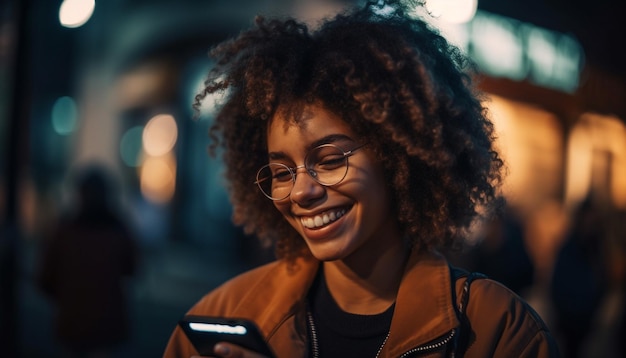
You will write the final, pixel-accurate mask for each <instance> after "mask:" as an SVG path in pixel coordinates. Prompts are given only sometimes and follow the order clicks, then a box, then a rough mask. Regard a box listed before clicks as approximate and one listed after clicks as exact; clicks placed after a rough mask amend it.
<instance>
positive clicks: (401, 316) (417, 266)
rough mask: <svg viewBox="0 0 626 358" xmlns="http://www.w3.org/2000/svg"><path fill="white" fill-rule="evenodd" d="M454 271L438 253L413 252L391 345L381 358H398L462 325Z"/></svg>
mask: <svg viewBox="0 0 626 358" xmlns="http://www.w3.org/2000/svg"><path fill="white" fill-rule="evenodd" d="M451 287H452V286H451V275H450V268H449V266H448V262H447V261H446V259H445V258H444V257H443V256H442V255H441V254H439V253H436V252H424V253H418V252H413V253H412V254H411V256H410V258H409V261H408V262H407V266H406V269H405V272H404V276H403V278H402V281H401V282H400V289H399V291H398V296H397V299H396V308H395V311H394V315H393V318H392V321H391V329H390V331H389V332H390V334H389V338H388V340H387V343H386V344H385V347H384V350H383V351H382V352H381V356H392V357H397V356H400V355H401V354H402V353H404V352H406V351H409V350H410V349H412V348H415V347H418V346H420V345H424V344H426V343H428V342H431V341H433V340H434V339H437V338H439V337H442V336H444V335H446V334H447V333H449V332H450V331H451V330H452V329H454V328H455V327H457V326H458V325H459V321H458V318H457V315H456V311H455V308H454V304H455V303H453V297H452V288H451Z"/></svg>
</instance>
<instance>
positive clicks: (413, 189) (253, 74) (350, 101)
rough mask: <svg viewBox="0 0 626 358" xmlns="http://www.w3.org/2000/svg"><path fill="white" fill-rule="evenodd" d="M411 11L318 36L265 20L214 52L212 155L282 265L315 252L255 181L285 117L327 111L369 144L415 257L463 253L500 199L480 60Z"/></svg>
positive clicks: (337, 20) (382, 7)
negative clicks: (315, 108)
mask: <svg viewBox="0 0 626 358" xmlns="http://www.w3.org/2000/svg"><path fill="white" fill-rule="evenodd" d="M413 5H415V4H413ZM408 10H409V7H408V5H406V4H403V3H401V2H398V1H387V2H382V3H381V2H379V1H371V2H368V3H367V4H366V5H365V6H364V7H362V8H359V9H354V10H352V11H347V12H345V13H342V14H339V15H336V16H335V17H333V18H330V19H327V20H326V21H324V22H323V23H322V24H321V25H320V26H319V27H317V28H316V29H315V30H311V29H309V28H308V27H307V26H306V25H305V24H303V23H300V22H298V21H296V20H295V19H292V18H287V19H271V20H267V19H264V18H262V17H257V19H256V21H255V22H256V24H255V26H254V27H253V28H252V29H249V30H246V31H244V32H242V33H240V34H239V35H238V36H237V37H235V38H233V39H229V40H227V41H225V42H223V43H221V44H219V45H217V46H216V47H214V48H213V49H212V50H211V53H210V54H211V56H212V57H213V58H214V59H215V61H216V62H215V66H214V67H213V69H212V70H211V72H210V73H209V76H208V78H207V80H206V81H205V88H204V89H203V90H202V91H201V92H200V93H199V94H198V95H197V96H196V100H195V103H194V106H195V107H196V109H197V108H199V106H200V104H201V102H202V100H203V99H204V98H205V97H206V96H207V95H209V94H212V93H215V92H223V93H224V94H225V95H226V96H225V98H226V99H225V101H224V102H223V104H222V106H221V109H220V112H219V113H218V114H217V115H216V118H215V122H214V124H213V126H212V128H211V129H210V134H211V138H212V139H213V140H214V143H213V144H212V149H213V150H212V153H213V154H215V153H216V151H217V149H220V148H222V149H224V151H223V160H224V161H225V164H226V179H227V181H228V185H229V191H230V198H231V201H232V204H233V206H234V212H233V221H234V223H235V224H237V225H242V226H243V227H244V230H245V232H246V233H248V234H252V233H253V234H256V235H257V237H259V238H260V239H261V240H262V241H263V242H264V243H265V244H267V245H274V247H275V252H276V255H277V257H279V258H287V259H290V258H291V259H293V258H294V257H297V256H301V255H308V254H310V253H309V252H308V249H307V248H306V244H305V242H304V240H303V239H302V238H301V237H300V236H299V235H298V233H297V232H296V231H295V230H294V229H293V228H292V227H291V226H290V225H289V224H288V223H287V221H286V220H284V219H283V218H282V216H281V214H280V213H279V212H278V210H276V209H275V208H274V205H273V203H272V201H270V200H268V199H267V198H266V197H265V196H263V194H262V193H261V192H260V191H259V190H258V189H257V188H256V186H255V185H254V184H253V181H254V177H255V175H256V172H257V170H258V169H259V168H260V167H261V166H263V165H264V164H266V163H267V162H268V155H267V148H266V145H267V144H266V142H267V138H266V136H267V126H268V124H269V122H270V121H271V119H272V118H273V117H274V116H275V115H276V113H277V111H286V112H287V113H288V116H289V117H288V118H290V120H293V121H295V122H297V121H301V120H303V119H301V117H302V116H300V115H299V113H301V111H302V110H303V108H304V106H306V105H307V104H309V103H322V104H323V105H324V106H325V107H326V108H327V109H329V110H331V111H333V112H334V113H336V114H337V115H338V116H339V117H341V118H342V119H343V120H345V121H346V122H347V123H348V124H349V125H350V127H351V128H352V129H353V130H354V131H355V132H356V133H357V134H358V135H359V136H361V137H362V140H363V142H367V143H368V145H370V146H371V148H372V149H373V151H374V152H375V153H376V155H377V157H378V159H379V160H380V162H381V163H382V165H383V167H384V171H385V175H386V178H387V180H388V183H389V186H390V188H389V189H390V192H391V193H392V195H393V205H395V207H394V208H393V210H394V214H395V215H396V216H397V218H398V222H399V225H400V228H401V230H402V232H403V234H404V236H405V237H406V238H407V240H408V241H409V244H410V245H411V246H412V247H413V248H414V249H418V250H425V249H433V248H446V247H450V246H453V245H452V244H454V243H455V242H460V241H461V239H460V238H461V237H462V236H464V235H465V234H466V233H467V230H468V229H469V227H470V225H471V223H472V222H473V221H474V220H475V219H476V218H477V217H480V216H481V215H482V214H481V213H484V212H485V210H484V209H485V208H488V207H493V206H494V205H493V204H494V203H498V202H499V196H498V188H499V186H500V184H501V182H502V178H501V171H502V168H503V162H502V160H501V157H500V156H499V155H498V153H497V151H496V150H495V148H494V144H493V143H494V129H493V124H492V123H491V122H490V120H489V119H488V118H487V111H486V109H485V107H484V106H483V105H482V103H481V98H480V94H479V93H478V92H477V91H476V90H475V89H474V87H473V86H472V77H471V74H472V70H473V67H472V66H471V62H470V61H468V59H467V58H466V57H464V56H463V54H462V53H461V52H460V51H459V50H458V49H457V48H456V47H454V46H452V45H451V44H449V43H448V42H447V41H446V39H444V37H442V36H441V35H440V34H439V33H438V32H437V31H436V30H434V29H432V28H431V27H430V26H429V25H428V24H427V23H426V22H425V21H424V20H423V19H420V18H418V17H415V16H408V15H407V14H409V11H408ZM281 114H284V113H282V112H281Z"/></svg>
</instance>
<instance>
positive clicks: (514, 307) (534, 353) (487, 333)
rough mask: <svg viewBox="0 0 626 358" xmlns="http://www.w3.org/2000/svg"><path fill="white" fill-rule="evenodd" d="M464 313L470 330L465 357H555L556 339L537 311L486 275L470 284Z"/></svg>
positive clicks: (556, 354) (556, 353)
mask: <svg viewBox="0 0 626 358" xmlns="http://www.w3.org/2000/svg"><path fill="white" fill-rule="evenodd" d="M459 281H463V279H461V280H459ZM459 284H460V285H461V287H462V283H459V282H457V292H459V291H458V288H459V287H458V286H459ZM466 314H467V317H468V320H469V322H470V329H471V337H470V341H469V347H468V354H467V356H468V357H472V356H497V357H503V356H509V357H558V356H559V352H558V348H557V345H556V341H555V340H554V338H553V337H552V335H551V333H550V331H549V329H548V327H547V325H546V324H545V322H544V321H543V319H542V318H541V317H540V316H539V314H538V313H537V312H536V311H535V310H534V309H533V307H531V305H530V304H529V303H528V302H526V301H525V300H524V299H523V298H521V297H520V296H519V295H517V294H516V293H514V292H513V291H511V290H510V289H509V288H507V287H506V286H504V285H502V284H501V283H499V282H497V281H494V280H491V279H488V278H486V279H478V280H475V281H474V282H473V283H472V284H471V288H470V291H469V301H468V303H467V308H466ZM472 352H473V353H475V354H472Z"/></svg>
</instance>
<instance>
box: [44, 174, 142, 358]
mask: <svg viewBox="0 0 626 358" xmlns="http://www.w3.org/2000/svg"><path fill="white" fill-rule="evenodd" d="M110 179H111V177H110V176H109V175H108V173H107V172H106V171H105V170H104V169H103V168H101V167H89V168H86V169H85V170H84V171H81V172H80V173H78V176H77V179H76V182H75V185H76V191H77V201H78V202H77V206H76V208H77V210H76V211H75V212H71V213H69V214H68V215H66V217H63V218H61V219H60V220H59V223H58V224H57V225H56V228H55V229H54V230H53V231H52V232H51V235H50V237H49V241H48V242H47V243H46V246H45V250H44V251H43V253H42V258H41V260H42V261H41V266H40V272H39V277H38V284H39V287H40V289H41V290H42V291H43V292H44V293H45V295H46V296H47V297H49V298H50V300H52V303H53V305H54V306H55V309H56V312H55V313H56V315H55V320H56V322H55V333H56V339H57V340H58V342H59V343H60V344H61V345H62V349H63V356H66V357H107V356H112V355H113V352H114V351H115V349H117V347H118V346H121V345H122V344H123V343H125V342H126V341H127V340H128V338H129V331H130V330H129V328H130V324H129V323H130V322H129V312H128V308H127V297H126V291H125V288H126V287H125V279H126V278H127V277H130V276H131V275H133V273H134V272H135V267H136V264H137V263H136V260H137V253H136V248H135V243H134V242H133V238H132V237H131V234H130V230H129V228H128V227H127V225H126V223H125V222H124V221H123V220H122V219H121V218H120V215H119V213H118V212H117V211H116V210H115V209H114V206H113V203H112V202H111V199H112V198H113V197H114V195H113V191H114V190H113V189H114V188H113V183H112V182H111V180H110Z"/></svg>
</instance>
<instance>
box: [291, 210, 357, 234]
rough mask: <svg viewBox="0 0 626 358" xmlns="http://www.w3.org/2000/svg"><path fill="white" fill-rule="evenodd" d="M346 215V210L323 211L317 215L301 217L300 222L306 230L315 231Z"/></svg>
mask: <svg viewBox="0 0 626 358" xmlns="http://www.w3.org/2000/svg"><path fill="white" fill-rule="evenodd" d="M345 213H346V208H339V209H333V210H329V211H325V212H323V213H321V214H319V215H314V216H302V217H300V222H301V223H302V226H304V227H305V228H307V229H317V228H321V227H323V226H326V225H328V224H330V223H332V222H333V221H336V220H338V219H339V218H341V217H342V216H343V215H344V214H345Z"/></svg>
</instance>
